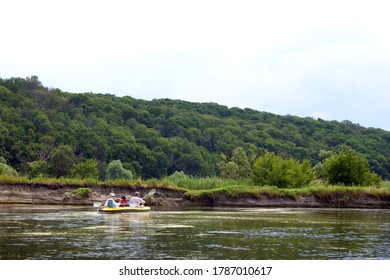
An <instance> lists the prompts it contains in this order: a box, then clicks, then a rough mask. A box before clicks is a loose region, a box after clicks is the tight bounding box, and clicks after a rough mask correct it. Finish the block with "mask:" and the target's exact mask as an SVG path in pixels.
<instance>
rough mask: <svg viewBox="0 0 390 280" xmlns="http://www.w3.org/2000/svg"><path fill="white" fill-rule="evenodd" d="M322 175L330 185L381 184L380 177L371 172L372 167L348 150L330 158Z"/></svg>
mask: <svg viewBox="0 0 390 280" xmlns="http://www.w3.org/2000/svg"><path fill="white" fill-rule="evenodd" d="M322 175H323V177H324V178H325V179H327V180H328V182H329V183H330V184H343V185H346V186H352V185H355V186H368V185H371V184H378V183H380V181H381V179H380V177H379V176H378V175H377V174H375V173H371V172H370V166H369V163H368V161H367V159H365V158H364V157H362V156H359V155H357V154H356V152H355V151H354V150H353V149H348V150H345V151H342V152H339V153H338V154H335V155H333V156H331V157H330V158H328V159H327V160H326V161H325V162H324V164H323V167H322Z"/></svg>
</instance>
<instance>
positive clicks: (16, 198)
mask: <svg viewBox="0 0 390 280" xmlns="http://www.w3.org/2000/svg"><path fill="white" fill-rule="evenodd" d="M88 187H89V188H91V190H92V192H91V194H90V195H89V196H88V197H78V196H77V195H76V194H75V193H74V190H76V189H78V188H80V186H75V185H60V184H57V185H51V184H47V185H46V184H34V185H32V184H14V185H13V184H12V185H0V203H25V204H26V203H27V204H80V205H92V203H93V202H94V201H102V202H103V201H104V200H105V199H106V198H107V197H108V194H109V193H110V191H111V190H113V191H114V192H115V193H116V195H117V197H120V196H122V195H125V196H127V197H130V196H131V195H132V194H133V193H134V191H136V190H137V191H139V192H141V194H142V195H146V194H147V193H148V192H149V191H150V190H151V187H150V188H146V187H138V188H137V187H128V186H126V187H113V188H111V187H103V186H88ZM149 202H150V204H152V205H156V206H184V207H191V206H213V207H214V206H224V207H340V208H345V207H348V208H390V198H386V199H383V198H378V197H374V196H368V195H355V196H330V197H326V198H320V197H316V196H306V197H303V196H302V197H297V198H291V197H268V196H265V195H264V196H259V197H256V196H253V195H249V194H245V195H240V196H238V197H234V198H232V197H229V196H227V195H225V194H220V195H217V196H213V197H197V198H189V197H187V196H185V195H184V192H183V191H177V190H172V189H170V188H165V187H161V188H158V187H157V192H156V193H155V194H154V195H153V197H152V199H151V200H150V201H149Z"/></svg>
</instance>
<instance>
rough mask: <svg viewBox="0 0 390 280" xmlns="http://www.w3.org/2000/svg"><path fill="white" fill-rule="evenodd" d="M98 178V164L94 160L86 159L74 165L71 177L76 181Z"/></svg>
mask: <svg viewBox="0 0 390 280" xmlns="http://www.w3.org/2000/svg"><path fill="white" fill-rule="evenodd" d="M98 176H99V169H98V163H97V161H96V160H94V159H88V160H86V161H85V162H80V163H78V164H76V165H75V167H74V168H73V170H72V177H73V178H78V179H97V178H98Z"/></svg>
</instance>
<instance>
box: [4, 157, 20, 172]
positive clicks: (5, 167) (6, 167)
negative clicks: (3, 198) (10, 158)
mask: <svg viewBox="0 0 390 280" xmlns="http://www.w3.org/2000/svg"><path fill="white" fill-rule="evenodd" d="M0 175H7V176H18V172H17V171H16V170H15V169H13V168H12V167H11V166H9V165H7V161H6V159H5V158H4V157H2V156H1V157H0Z"/></svg>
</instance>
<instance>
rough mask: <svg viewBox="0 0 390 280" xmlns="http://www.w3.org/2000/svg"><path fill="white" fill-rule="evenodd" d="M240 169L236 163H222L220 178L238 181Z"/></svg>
mask: <svg viewBox="0 0 390 280" xmlns="http://www.w3.org/2000/svg"><path fill="white" fill-rule="evenodd" d="M239 174H240V167H239V166H238V164H237V163H235V162H233V161H229V162H228V163H223V164H222V166H221V177H222V178H230V179H239V178H240V176H239Z"/></svg>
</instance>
